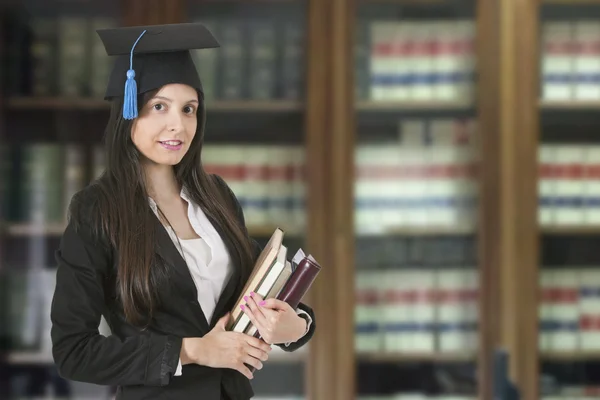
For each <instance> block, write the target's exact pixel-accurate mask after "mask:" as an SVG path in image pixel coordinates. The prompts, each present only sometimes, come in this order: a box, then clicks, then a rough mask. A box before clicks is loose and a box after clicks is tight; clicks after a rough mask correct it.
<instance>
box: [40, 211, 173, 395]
mask: <svg viewBox="0 0 600 400" xmlns="http://www.w3.org/2000/svg"><path fill="white" fill-rule="evenodd" d="M78 222H79V223H78V224H77V225H78V229H77V231H76V230H75V226H74V224H73V221H71V222H69V224H68V226H67V228H66V230H65V232H64V234H63V236H62V239H61V242H60V246H59V248H58V250H57V251H56V253H55V256H56V261H57V263H58V268H57V272H56V288H55V291H54V296H53V299H52V305H51V321H52V328H51V338H52V354H53V357H54V361H55V363H56V365H57V367H58V371H59V374H60V375H61V376H62V377H63V378H65V379H69V380H74V381H82V382H88V383H94V384H99V385H147V386H164V385H167V384H168V383H169V380H170V378H171V376H172V375H173V374H174V372H175V370H176V368H177V364H178V360H179V353H180V350H181V338H178V337H175V336H170V335H166V336H165V335H158V334H155V333H151V332H143V333H139V334H135V335H134V336H130V337H127V338H125V339H121V338H119V337H118V336H116V335H111V336H108V337H105V336H103V335H101V334H100V333H99V331H98V326H99V324H100V318H101V314H102V313H103V311H104V310H105V309H106V305H105V298H104V293H105V292H104V286H103V282H104V281H105V278H106V276H107V271H108V268H109V266H110V265H111V259H110V258H111V256H110V254H111V252H110V251H109V249H108V246H107V244H106V243H105V242H104V241H102V240H98V239H97V238H96V236H94V237H92V233H91V232H92V229H91V225H90V222H89V221H81V220H80V221H78Z"/></svg>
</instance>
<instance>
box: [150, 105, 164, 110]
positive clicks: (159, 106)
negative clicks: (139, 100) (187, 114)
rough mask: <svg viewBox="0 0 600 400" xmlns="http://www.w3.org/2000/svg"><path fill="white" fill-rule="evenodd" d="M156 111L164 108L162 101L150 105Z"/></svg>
mask: <svg viewBox="0 0 600 400" xmlns="http://www.w3.org/2000/svg"><path fill="white" fill-rule="evenodd" d="M152 108H154V109H155V110H156V111H162V110H163V109H164V105H163V104H162V103H156V104H155V105H153V106H152Z"/></svg>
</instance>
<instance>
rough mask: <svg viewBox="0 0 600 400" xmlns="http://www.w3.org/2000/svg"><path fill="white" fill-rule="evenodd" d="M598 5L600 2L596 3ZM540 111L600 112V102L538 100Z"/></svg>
mask: <svg viewBox="0 0 600 400" xmlns="http://www.w3.org/2000/svg"><path fill="white" fill-rule="evenodd" d="M598 4H599V5H600V1H599V2H598ZM539 105H540V108H541V109H542V110H596V109H598V110H600V101H582V100H564V101H549V100H540V103H539Z"/></svg>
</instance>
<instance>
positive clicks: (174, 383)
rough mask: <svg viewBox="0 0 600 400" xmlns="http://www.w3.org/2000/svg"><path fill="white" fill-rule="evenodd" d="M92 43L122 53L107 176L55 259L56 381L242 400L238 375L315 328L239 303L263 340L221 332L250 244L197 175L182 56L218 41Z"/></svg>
mask: <svg viewBox="0 0 600 400" xmlns="http://www.w3.org/2000/svg"><path fill="white" fill-rule="evenodd" d="M99 34H100V36H101V38H102V40H103V41H104V44H105V47H106V49H107V52H108V53H109V55H117V56H119V57H118V58H117V60H116V63H115V67H114V70H113V73H112V74H111V77H110V80H109V84H108V89H107V94H106V98H107V99H110V100H111V101H112V108H111V115H110V119H109V123H108V126H107V129H106V132H105V134H106V137H105V139H106V147H107V167H106V171H105V173H104V174H103V175H102V176H101V177H100V178H99V179H98V180H97V181H95V182H93V183H92V184H90V185H89V186H88V187H87V188H85V189H84V190H82V191H81V192H79V193H77V194H76V195H75V196H74V197H73V199H72V200H71V204H70V219H69V224H68V226H67V228H66V230H65V232H64V234H63V236H62V239H61V242H60V247H59V249H58V250H57V252H56V259H57V262H58V270H57V277H56V289H55V293H54V298H53V302H52V312H51V318H52V332H51V336H52V343H53V356H54V360H55V362H56V364H57V366H58V369H59V373H60V374H61V376H62V377H64V378H66V379H70V380H76V381H84V382H90V383H95V384H100V385H113V386H118V390H117V399H124V400H125V399H127V400H129V399H163V398H164V399H167V398H168V399H189V398H199V397H198V396H202V397H201V398H202V399H205V400H220V399H231V400H238V399H239V400H242V399H244V400H246V399H249V398H251V397H252V396H253V392H252V388H251V385H250V381H249V380H250V379H251V378H252V377H253V375H252V373H251V371H250V369H249V368H248V366H252V367H254V368H256V369H257V370H260V369H261V368H262V365H263V364H262V363H263V362H264V361H266V360H267V359H268V355H269V352H270V351H271V346H270V345H271V344H275V345H278V346H280V347H281V348H283V349H284V350H286V351H294V350H296V349H298V348H299V347H301V346H303V345H304V344H305V343H306V342H307V341H308V340H309V339H310V338H311V337H312V335H313V333H314V329H315V324H314V314H313V312H312V310H311V309H310V308H309V307H308V306H306V305H304V304H301V305H300V307H299V309H298V311H297V312H296V311H294V310H293V309H291V307H290V306H289V305H287V304H286V303H284V302H281V301H277V300H273V299H269V300H266V301H264V302H263V301H262V299H261V298H260V297H258V296H250V297H247V298H246V301H247V304H246V305H247V307H244V312H246V313H247V314H248V315H249V317H250V320H251V321H252V323H253V324H255V325H256V326H257V328H258V330H259V332H260V333H261V335H262V337H263V338H264V340H258V339H256V338H254V337H251V336H249V335H246V334H241V333H234V332H228V331H226V330H225V324H226V322H227V320H228V317H229V314H228V311H230V310H231V307H233V305H234V303H235V301H236V300H237V298H238V297H239V295H240V293H241V291H242V289H243V286H244V284H245V282H246V281H247V279H248V277H249V275H250V271H251V268H252V267H253V265H254V261H255V260H256V258H257V256H258V254H259V252H260V247H259V246H258V245H257V243H256V242H255V241H253V240H252V239H250V238H249V236H248V232H247V230H246V227H245V223H244V217H243V212H242V209H241V207H240V204H239V203H238V201H237V199H236V197H235V195H234V194H233V193H232V191H231V190H230V189H229V188H228V186H227V184H226V183H225V182H224V181H223V179H221V178H220V177H219V176H216V175H208V174H207V173H206V172H205V171H204V170H203V168H202V163H201V150H202V142H203V135H204V122H205V111H204V102H203V96H202V87H201V84H200V80H199V78H198V76H197V72H196V68H195V66H194V65H193V62H192V61H191V56H190V54H189V51H188V49H191V48H206V47H216V46H217V45H218V44H216V41H215V40H214V38H212V35H210V33H209V32H208V31H207V30H206V29H205V28H204V27H203V26H202V25H199V24H181V25H162V26H154V27H134V28H120V29H115V30H105V31H99ZM123 42H125V43H129V44H128V45H124V44H123ZM131 44H133V47H131ZM126 47H129V48H130V49H129V50H125V48H126ZM134 48H135V53H134ZM132 66H135V68H136V69H135V70H134V69H132ZM133 71H135V72H133ZM132 72H133V73H132ZM136 73H137V75H136ZM126 77H127V78H126ZM133 79H135V82H134V84H133V85H132V82H131V81H132V80H133ZM126 80H127V82H126ZM138 87H139V90H138ZM132 97H133V98H132ZM138 105H139V106H138ZM101 316H104V318H105V319H106V321H107V322H108V325H109V327H110V328H111V334H110V335H109V336H107V337H105V336H103V335H100V334H99V332H98V325H99V323H100V320H101Z"/></svg>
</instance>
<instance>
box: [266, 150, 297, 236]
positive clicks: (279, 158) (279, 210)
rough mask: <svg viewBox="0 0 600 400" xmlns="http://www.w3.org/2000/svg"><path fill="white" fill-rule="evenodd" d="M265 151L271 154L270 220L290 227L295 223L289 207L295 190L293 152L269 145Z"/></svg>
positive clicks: (269, 160)
mask: <svg viewBox="0 0 600 400" xmlns="http://www.w3.org/2000/svg"><path fill="white" fill-rule="evenodd" d="M265 149H266V151H267V152H268V153H269V155H268V157H269V158H268V164H269V196H268V205H267V207H268V210H267V212H268V214H269V216H268V219H269V221H277V223H278V224H280V225H283V226H285V227H289V226H290V225H291V224H292V223H293V214H292V213H291V209H290V207H288V206H289V205H291V197H292V189H293V187H292V179H291V178H292V177H291V174H290V170H291V165H292V163H291V150H290V148H289V147H288V146H287V145H269V146H265ZM288 231H289V229H288Z"/></svg>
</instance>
